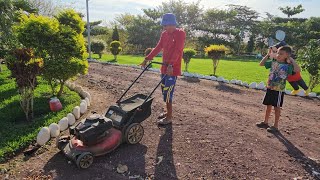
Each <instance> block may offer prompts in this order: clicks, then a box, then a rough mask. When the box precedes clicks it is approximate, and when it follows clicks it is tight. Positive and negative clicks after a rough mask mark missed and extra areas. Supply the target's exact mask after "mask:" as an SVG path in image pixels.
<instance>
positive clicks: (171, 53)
mask: <svg viewBox="0 0 320 180" xmlns="http://www.w3.org/2000/svg"><path fill="white" fill-rule="evenodd" d="M185 38H186V33H185V32H184V31H183V30H182V29H176V30H175V31H173V32H172V33H169V32H167V31H164V32H162V34H161V37H160V40H159V42H158V44H157V46H156V47H155V48H154V49H153V50H152V51H151V52H150V54H148V56H147V57H146V60H152V59H153V58H154V57H155V56H156V55H157V54H159V52H160V51H161V50H162V52H163V55H162V61H163V63H165V64H171V65H172V66H173V76H180V75H181V61H182V54H183V47H184V41H185ZM166 72H167V66H161V73H162V74H166Z"/></svg>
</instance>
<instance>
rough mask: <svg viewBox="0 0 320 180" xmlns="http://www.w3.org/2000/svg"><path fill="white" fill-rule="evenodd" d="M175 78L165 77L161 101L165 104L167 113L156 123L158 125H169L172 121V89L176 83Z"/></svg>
mask: <svg viewBox="0 0 320 180" xmlns="http://www.w3.org/2000/svg"><path fill="white" fill-rule="evenodd" d="M176 78H177V77H174V76H167V77H165V79H166V81H165V86H164V88H163V93H162V94H163V100H164V102H165V103H166V109H167V113H166V116H165V117H163V118H162V119H160V120H159V121H158V124H162V125H165V124H169V123H171V120H172V117H173V116H172V98H173V92H174V87H175V83H176Z"/></svg>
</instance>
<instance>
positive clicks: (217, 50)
mask: <svg viewBox="0 0 320 180" xmlns="http://www.w3.org/2000/svg"><path fill="white" fill-rule="evenodd" d="M204 51H205V52H206V54H207V55H208V56H209V57H210V58H211V59H212V63H213V75H214V76H215V75H216V71H217V68H218V65H219V60H220V58H221V56H223V55H224V54H225V53H226V51H228V48H226V47H225V46H224V45H210V46H209V47H206V48H205V49H204Z"/></svg>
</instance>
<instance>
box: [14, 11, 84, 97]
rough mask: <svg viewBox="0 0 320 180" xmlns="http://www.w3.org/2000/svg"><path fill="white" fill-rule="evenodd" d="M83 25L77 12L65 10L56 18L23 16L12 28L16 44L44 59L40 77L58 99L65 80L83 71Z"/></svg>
mask: <svg viewBox="0 0 320 180" xmlns="http://www.w3.org/2000/svg"><path fill="white" fill-rule="evenodd" d="M83 26H84V22H82V20H81V18H80V16H79V15H78V13H77V12H75V11H73V10H66V11H63V12H61V13H60V14H59V15H58V16H56V18H49V17H44V16H35V15H30V16H29V17H28V16H26V15H25V16H23V18H22V19H21V23H20V24H19V25H17V27H16V28H15V29H16V33H17V37H18V39H19V42H20V43H21V44H23V45H24V46H26V47H31V48H34V49H35V52H36V54H37V55H39V56H40V57H42V58H43V59H44V67H43V76H44V78H45V79H46V80H47V81H48V82H49V84H50V85H51V89H52V94H53V95H57V96H61V94H62V92H63V87H64V84H65V82H66V81H67V80H68V79H70V78H74V77H76V76H77V75H78V74H85V73H86V72H87V68H88V62H87V61H86V60H85V52H86V49H85V42H84V37H83V35H82V33H83V30H84V27H83ZM58 85H60V87H59V90H58V92H56V87H57V86H58Z"/></svg>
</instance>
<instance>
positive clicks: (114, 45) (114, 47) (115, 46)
mask: <svg viewBox="0 0 320 180" xmlns="http://www.w3.org/2000/svg"><path fill="white" fill-rule="evenodd" d="M110 51H111V53H112V54H113V56H114V60H115V61H117V55H118V54H119V53H120V52H121V51H122V48H121V43H120V42H119V41H112V42H111V43H110Z"/></svg>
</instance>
